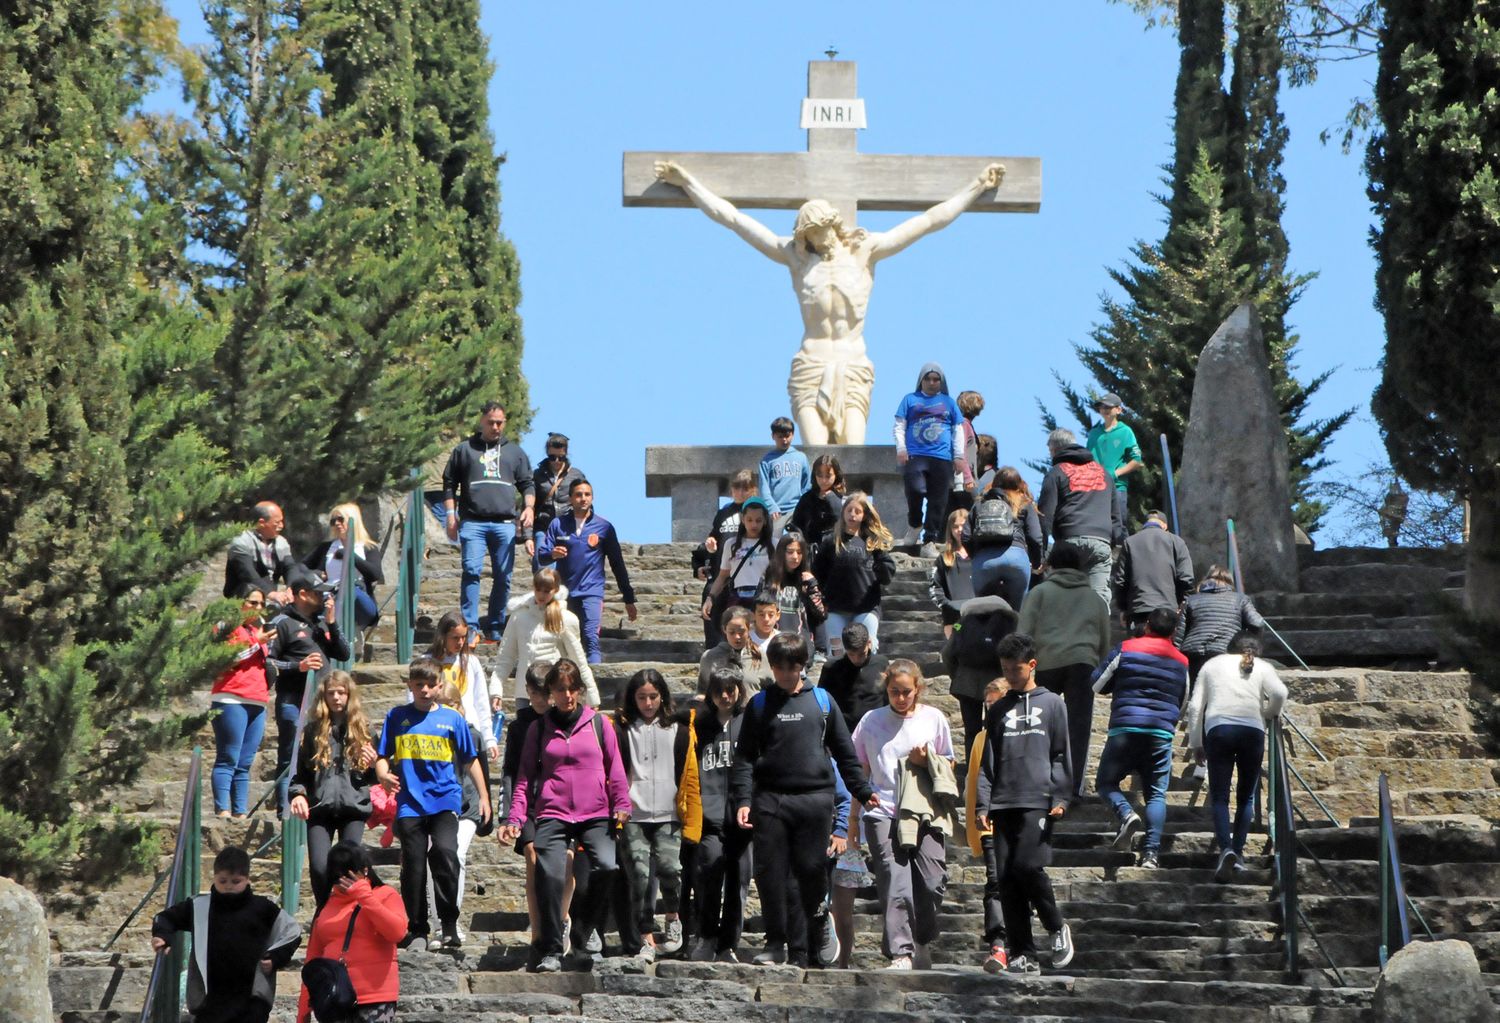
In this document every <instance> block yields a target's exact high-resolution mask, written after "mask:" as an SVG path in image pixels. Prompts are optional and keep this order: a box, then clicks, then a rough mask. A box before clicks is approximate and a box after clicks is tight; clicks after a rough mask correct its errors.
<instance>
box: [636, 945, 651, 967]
mask: <svg viewBox="0 0 1500 1023" xmlns="http://www.w3.org/2000/svg"><path fill="white" fill-rule="evenodd" d="M635 957H636V958H637V959H639V960H640V961H641V962H643V963H654V962H656V946H655V945H642V946H641V950H640V951H639V952H637V953H636V954H635Z"/></svg>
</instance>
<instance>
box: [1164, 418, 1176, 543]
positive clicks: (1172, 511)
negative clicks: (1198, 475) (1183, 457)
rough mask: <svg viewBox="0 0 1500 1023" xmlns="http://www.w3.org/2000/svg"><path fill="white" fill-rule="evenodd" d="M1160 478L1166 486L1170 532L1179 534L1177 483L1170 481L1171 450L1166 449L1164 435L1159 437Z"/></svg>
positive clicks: (1165, 437) (1165, 436)
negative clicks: (1170, 522) (1170, 520)
mask: <svg viewBox="0 0 1500 1023" xmlns="http://www.w3.org/2000/svg"><path fill="white" fill-rule="evenodd" d="M1161 476H1162V482H1163V483H1165V484H1166V491H1167V500H1166V505H1167V514H1168V515H1170V516H1172V532H1174V533H1177V532H1181V530H1179V529H1178V527H1177V483H1176V481H1175V480H1173V479H1172V449H1171V448H1169V447H1167V435H1166V434H1162V435H1161Z"/></svg>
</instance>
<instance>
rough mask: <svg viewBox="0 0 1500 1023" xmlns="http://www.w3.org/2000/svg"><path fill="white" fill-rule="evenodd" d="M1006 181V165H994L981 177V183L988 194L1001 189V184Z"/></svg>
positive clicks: (982, 173)
mask: <svg viewBox="0 0 1500 1023" xmlns="http://www.w3.org/2000/svg"><path fill="white" fill-rule="evenodd" d="M1004 180H1005V164H1003V163H992V164H990V165H989V166H988V167H986V168H985V169H984V170H983V171H982V172H980V175H979V183H980V184H981V185H983V186H984V190H985V191H986V192H988V191H991V190H993V189H996V188H999V187H1000V182H1002V181H1004Z"/></svg>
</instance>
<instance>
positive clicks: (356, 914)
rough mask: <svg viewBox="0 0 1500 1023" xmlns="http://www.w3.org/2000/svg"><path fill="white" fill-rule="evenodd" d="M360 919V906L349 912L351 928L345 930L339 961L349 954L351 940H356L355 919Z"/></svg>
mask: <svg viewBox="0 0 1500 1023" xmlns="http://www.w3.org/2000/svg"><path fill="white" fill-rule="evenodd" d="M358 919H359V907H358V906H355V907H354V912H352V913H350V914H349V929H348V930H347V931H345V932H344V947H343V948H341V949H339V962H341V963H342V962H343V961H344V956H346V955H348V954H349V942H351V941H353V940H354V921H356V920H358Z"/></svg>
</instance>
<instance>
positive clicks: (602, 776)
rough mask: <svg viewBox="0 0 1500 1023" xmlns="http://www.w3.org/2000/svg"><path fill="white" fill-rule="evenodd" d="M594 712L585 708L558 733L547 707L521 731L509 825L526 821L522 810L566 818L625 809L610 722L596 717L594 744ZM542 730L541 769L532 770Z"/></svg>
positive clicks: (626, 787)
mask: <svg viewBox="0 0 1500 1023" xmlns="http://www.w3.org/2000/svg"><path fill="white" fill-rule="evenodd" d="M597 716H598V711H596V710H594V708H592V707H587V706H585V707H584V708H583V713H581V714H580V715H578V720H577V722H575V723H574V725H573V729H572V731H570V732H564V731H563V730H562V729H561V728H558V727H557V725H556V723H555V722H554V721H553V720H552V718H551V712H550V711H549V712H548V714H547V715H544V716H543V717H541V718H538V719H537V720H536V721H535V722H534V723H533V724H532V726H531V727H530V728H529V729H527V731H526V741H525V742H524V743H522V745H521V765H520V770H519V771H518V772H517V773H516V790H515V795H514V797H513V798H512V800H511V804H510V822H509V823H511V824H513V825H516V826H517V827H519V826H520V825H521V824H522V823H523V822H524V821H525V820H526V819H527V816H528V813H527V811H528V808H529V809H530V811H531V812H530V816H532V817H536V818H542V817H552V818H555V819H557V820H564V821H570V822H576V821H587V820H597V819H598V818H600V817H611V816H613V815H615V814H617V813H625V814H628V813H629V812H630V783H629V781H627V779H626V777H625V765H624V764H623V763H622V762H621V760H620V746H619V740H618V739H617V738H616V737H615V729H614V726H613V725H611V724H610V723H609V722H608V721H603V720H601V722H600V723H601V724H603V725H604V729H603V731H604V737H603V738H604V745H603V748H602V749H601V748H600V744H599V742H598V741H597V740H596V739H595V737H594V726H593V724H592V721H593V719H594V718H595V717H597ZM543 729H545V730H546V733H547V737H548V738H547V745H546V746H545V747H543V749H542V764H541V770H537V756H536V754H537V743H538V742H540V741H541V734H542V730H543ZM533 783H535V784H533ZM534 789H535V790H534Z"/></svg>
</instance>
